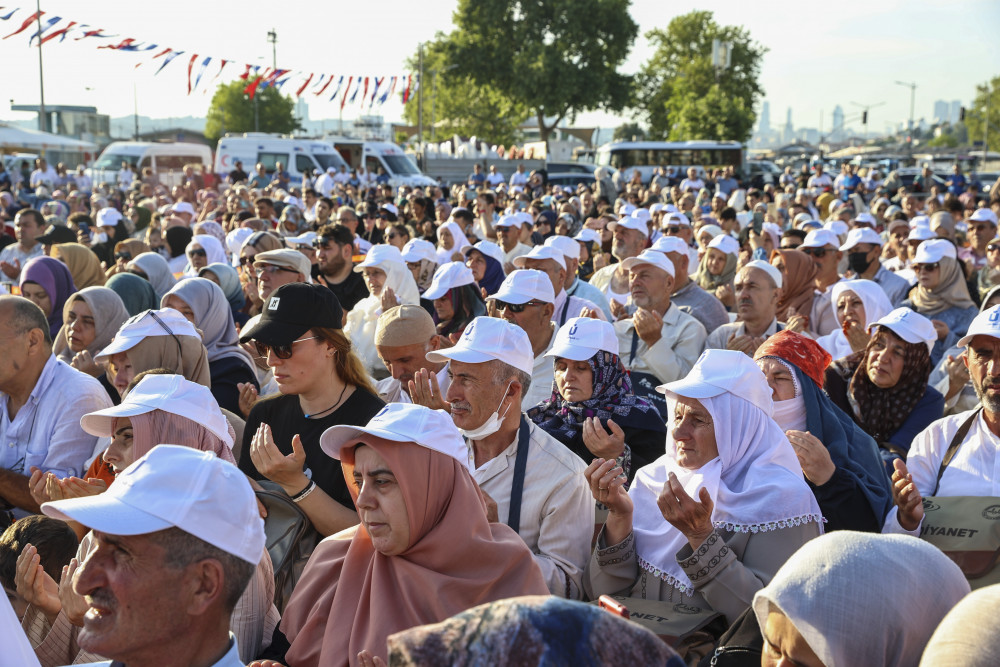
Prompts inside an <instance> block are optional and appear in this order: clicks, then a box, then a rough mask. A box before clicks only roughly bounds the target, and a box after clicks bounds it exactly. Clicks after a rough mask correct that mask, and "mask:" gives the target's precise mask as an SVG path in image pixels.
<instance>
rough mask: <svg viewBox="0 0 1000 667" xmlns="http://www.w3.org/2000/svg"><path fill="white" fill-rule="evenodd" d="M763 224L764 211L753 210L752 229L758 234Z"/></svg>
mask: <svg viewBox="0 0 1000 667" xmlns="http://www.w3.org/2000/svg"><path fill="white" fill-rule="evenodd" d="M763 225H764V212H763V211H754V214H753V231H754V232H755V233H757V234H760V232H761V229H763Z"/></svg>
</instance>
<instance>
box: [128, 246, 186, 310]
mask: <svg viewBox="0 0 1000 667" xmlns="http://www.w3.org/2000/svg"><path fill="white" fill-rule="evenodd" d="M125 270H126V271H128V272H129V273H134V274H136V275H137V276H139V277H140V278H145V279H146V280H148V281H149V284H150V285H152V286H153V291H154V292H156V298H157V300H159V299H162V298H163V295H164V294H166V293H167V292H169V291H170V290H171V289H172V288H173V286H174V285H176V284H177V279H176V278H174V274H173V272H172V271H171V270H170V265H169V264H168V263H167V260H165V259H163V255H161V254H160V253H158V252H144V253H141V254H139V255H137V256H136V257H135V259H133V260H132V261H131V262H129V263H128V264H126V265H125Z"/></svg>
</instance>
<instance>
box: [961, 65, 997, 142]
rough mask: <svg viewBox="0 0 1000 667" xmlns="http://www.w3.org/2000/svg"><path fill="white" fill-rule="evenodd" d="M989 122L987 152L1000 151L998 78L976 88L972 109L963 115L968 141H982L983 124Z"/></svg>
mask: <svg viewBox="0 0 1000 667" xmlns="http://www.w3.org/2000/svg"><path fill="white" fill-rule="evenodd" d="M987 98H989V116H988V117H987V113H986V106H987V105H986V100H987ZM987 120H988V121H989V124H990V128H989V133H988V134H989V137H988V141H989V146H988V147H987V150H991V151H1000V76H995V77H993V79H992V80H990V81H989V82H987V83H984V84H982V85H979V86H976V98H975V99H974V100H973V101H972V108H971V109H969V110H968V111H967V112H966V114H965V126H966V127H967V128H968V130H969V141H970V142H971V141H982V140H983V130H984V128H985V126H984V124H983V123H984V122H985V121H987ZM977 150H978V148H977Z"/></svg>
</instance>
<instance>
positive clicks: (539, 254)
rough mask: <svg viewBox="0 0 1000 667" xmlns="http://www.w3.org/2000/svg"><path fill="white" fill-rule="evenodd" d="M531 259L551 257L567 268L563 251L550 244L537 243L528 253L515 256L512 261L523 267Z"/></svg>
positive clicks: (518, 266) (520, 267)
mask: <svg viewBox="0 0 1000 667" xmlns="http://www.w3.org/2000/svg"><path fill="white" fill-rule="evenodd" d="M529 259H551V260H555V262H556V263H557V264H558V265H559V266H560V267H562V268H563V269H565V268H566V258H565V257H564V256H563V254H562V251H561V250H559V249H557V248H554V247H552V246H550V245H536V246H535V247H533V248H532V249H531V250H530V251H528V252H527V253H525V254H523V255H520V256H518V257H515V258H514V261H513V262H511V263H512V264H513V265H514V266H516V267H517V268H519V269H523V268H524V264H525V262H527V261H528V260H529Z"/></svg>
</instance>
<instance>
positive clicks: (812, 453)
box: [785, 430, 837, 486]
mask: <svg viewBox="0 0 1000 667" xmlns="http://www.w3.org/2000/svg"><path fill="white" fill-rule="evenodd" d="M785 435H786V436H787V437H788V442H790V443H792V449H794V450H795V456H797V457H798V458H799V465H800V466H802V474H803V475H805V476H806V479H808V480H809V481H810V482H812V483H813V484H815V485H816V486H823V485H824V484H826V483H827V482H829V481H830V478H831V477H833V473H834V472H836V471H837V466H836V465H835V464H834V463H833V459H831V458H830V451H829V450H828V449H827V448H826V446H825V445H824V444H823V443H822V442H821V441H820V439H819V438H817V437H816V436H814V435H813V434H812V433H808V432H806V431H794V430H792V431H785Z"/></svg>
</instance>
